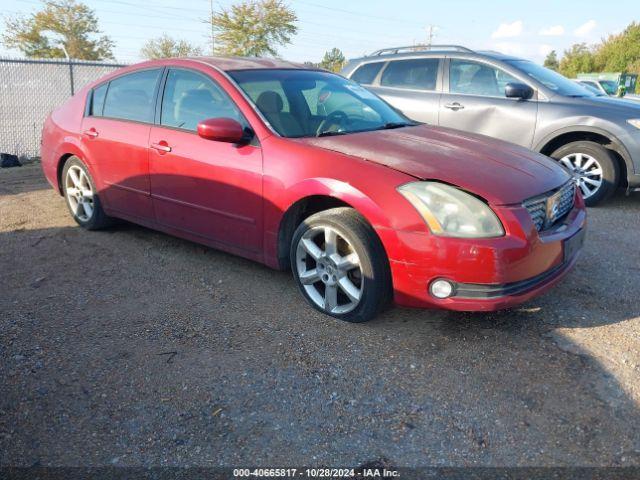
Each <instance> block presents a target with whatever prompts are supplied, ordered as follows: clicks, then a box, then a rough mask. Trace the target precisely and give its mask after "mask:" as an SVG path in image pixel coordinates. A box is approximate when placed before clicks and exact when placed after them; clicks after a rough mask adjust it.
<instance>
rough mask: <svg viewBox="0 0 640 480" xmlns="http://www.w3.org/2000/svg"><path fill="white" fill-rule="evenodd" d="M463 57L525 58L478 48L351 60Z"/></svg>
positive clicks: (386, 55) (381, 55)
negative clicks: (474, 49) (476, 49)
mask: <svg viewBox="0 0 640 480" xmlns="http://www.w3.org/2000/svg"><path fill="white" fill-rule="evenodd" d="M443 56H448V57H465V58H491V59H493V60H502V61H514V60H526V59H524V58H520V57H514V56H512V55H506V54H504V53H500V52H495V51H492V50H479V51H472V50H468V51H456V50H436V49H433V50H416V51H413V52H411V51H409V52H402V53H383V54H380V55H365V56H364V57H359V58H354V59H353V60H351V62H354V63H356V62H357V63H361V62H375V61H382V62H386V61H388V60H394V59H401V58H416V57H424V58H428V57H443Z"/></svg>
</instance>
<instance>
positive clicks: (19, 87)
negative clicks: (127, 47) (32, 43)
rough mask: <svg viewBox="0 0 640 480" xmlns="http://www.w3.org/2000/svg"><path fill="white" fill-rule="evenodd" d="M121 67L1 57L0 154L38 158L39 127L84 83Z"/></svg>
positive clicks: (77, 61)
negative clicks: (52, 111) (50, 113)
mask: <svg viewBox="0 0 640 480" xmlns="http://www.w3.org/2000/svg"><path fill="white" fill-rule="evenodd" d="M122 66H124V65H119V64H115V63H100V62H87V61H81V60H71V61H67V60H53V59H52V60H31V59H16V58H0V153H11V154H14V155H18V156H26V157H34V156H38V155H39V154H40V153H39V152H40V133H41V131H42V124H43V122H44V120H45V118H46V117H47V115H48V114H49V112H51V110H53V109H54V108H56V107H58V106H60V105H62V104H63V103H64V101H65V100H66V99H67V98H69V97H70V96H71V95H73V93H74V92H77V91H78V90H80V89H81V88H82V87H83V86H84V85H86V84H87V83H89V82H91V81H93V80H96V79H98V78H100V77H101V76H103V75H104V74H106V73H108V72H110V71H112V70H114V69H116V68H120V67H122Z"/></svg>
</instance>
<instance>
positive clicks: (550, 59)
mask: <svg viewBox="0 0 640 480" xmlns="http://www.w3.org/2000/svg"><path fill="white" fill-rule="evenodd" d="M544 66H545V67H547V68H550V69H551V70H555V71H558V69H559V68H560V62H559V61H558V54H557V53H556V51H555V50H551V51H550V52H549V54H548V55H547V58H545V59H544Z"/></svg>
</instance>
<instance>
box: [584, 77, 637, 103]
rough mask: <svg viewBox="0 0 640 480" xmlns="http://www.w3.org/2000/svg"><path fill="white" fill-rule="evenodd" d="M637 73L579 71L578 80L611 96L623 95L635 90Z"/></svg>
mask: <svg viewBox="0 0 640 480" xmlns="http://www.w3.org/2000/svg"><path fill="white" fill-rule="evenodd" d="M637 80H638V75H636V74H635V73H621V72H617V73H614V72H600V73H579V74H578V81H579V82H584V83H585V84H588V85H590V86H592V87H595V88H597V89H598V90H600V91H601V92H602V93H604V94H605V95H609V96H611V97H624V96H625V95H628V94H633V93H634V92H635V91H636V84H637Z"/></svg>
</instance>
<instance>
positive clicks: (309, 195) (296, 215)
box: [276, 179, 394, 270]
mask: <svg viewBox="0 0 640 480" xmlns="http://www.w3.org/2000/svg"><path fill="white" fill-rule="evenodd" d="M310 187H312V188H310ZM293 190H294V196H292V198H291V200H290V201H289V203H288V206H287V207H286V208H284V209H283V213H282V216H281V217H280V220H279V222H278V224H277V241H276V257H277V264H278V268H280V269H282V270H286V269H289V267H290V261H289V249H290V246H291V241H292V239H293V234H294V232H295V230H296V228H298V226H299V225H300V223H301V222H302V221H303V220H304V219H305V218H307V217H309V216H311V215H313V214H314V213H318V212H321V211H324V210H328V209H331V208H337V207H349V208H353V209H354V210H355V211H356V212H358V213H359V214H360V215H362V217H363V218H364V219H365V220H366V221H367V223H369V225H370V226H371V227H372V228H373V230H374V232H375V233H376V235H377V236H378V239H379V240H380V243H381V244H382V246H383V248H384V249H385V253H386V254H387V259H389V258H390V255H389V250H388V246H389V244H390V242H389V239H388V237H389V235H391V234H393V233H394V230H393V229H391V228H389V222H388V220H387V218H386V215H385V214H384V212H383V210H382V209H381V208H380V207H379V206H378V205H377V204H376V203H375V202H374V201H373V200H372V199H371V198H369V197H368V196H366V195H365V194H363V193H362V192H360V191H359V190H357V189H356V188H355V187H353V186H352V185H349V184H347V183H344V182H340V181H337V180H335V179H313V180H307V181H305V182H302V184H301V185H299V186H298V187H296V188H294V189H293ZM302 192H304V193H302ZM292 193H293V192H292ZM295 193H299V194H297V195H296V194H295Z"/></svg>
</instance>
